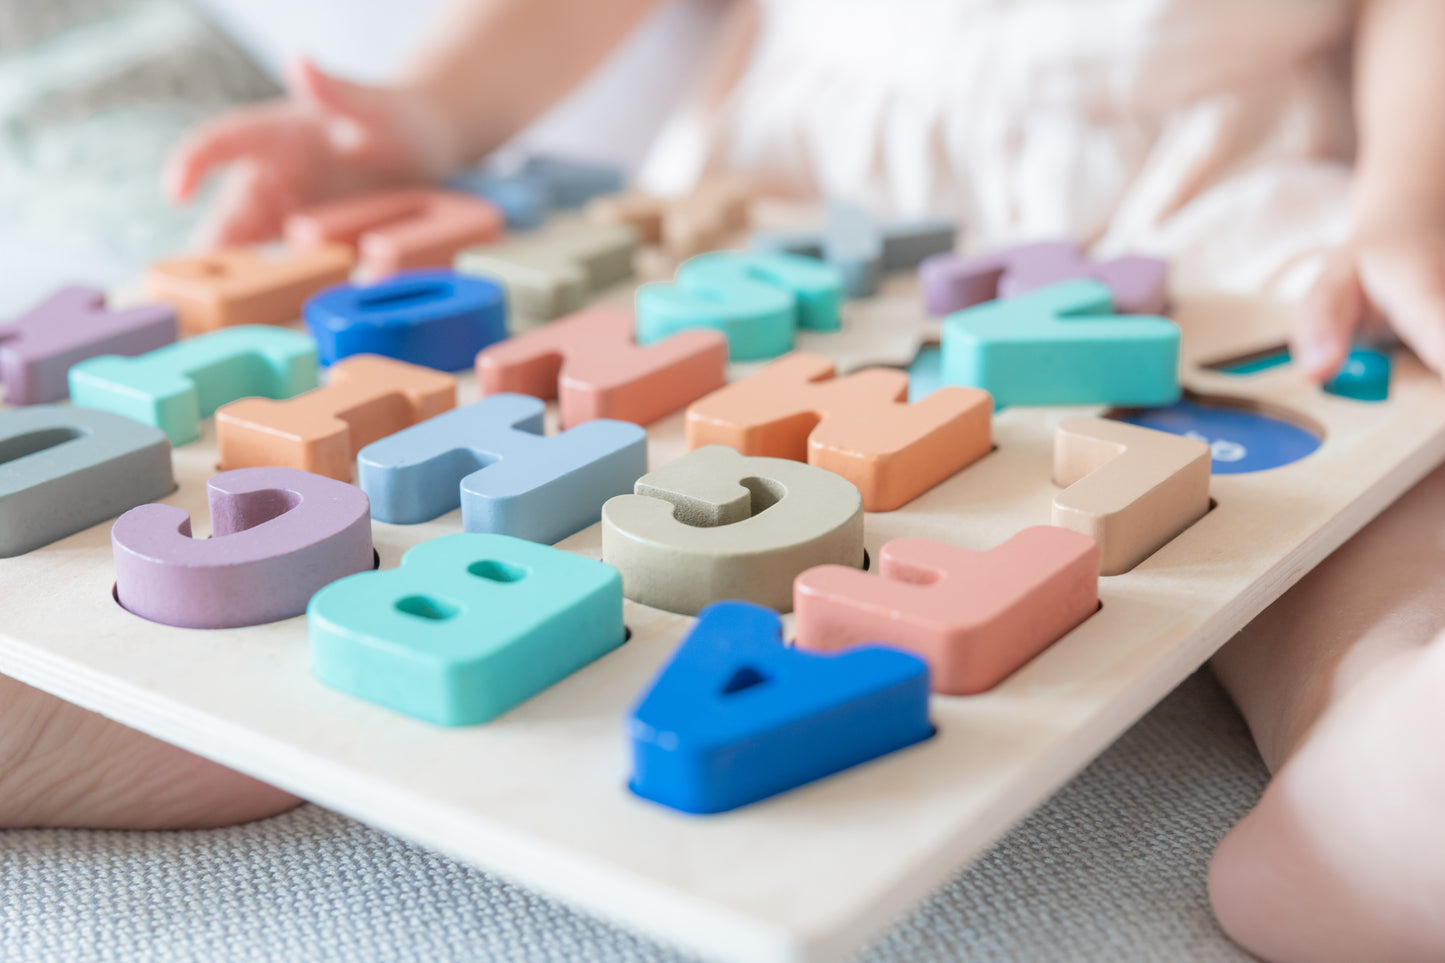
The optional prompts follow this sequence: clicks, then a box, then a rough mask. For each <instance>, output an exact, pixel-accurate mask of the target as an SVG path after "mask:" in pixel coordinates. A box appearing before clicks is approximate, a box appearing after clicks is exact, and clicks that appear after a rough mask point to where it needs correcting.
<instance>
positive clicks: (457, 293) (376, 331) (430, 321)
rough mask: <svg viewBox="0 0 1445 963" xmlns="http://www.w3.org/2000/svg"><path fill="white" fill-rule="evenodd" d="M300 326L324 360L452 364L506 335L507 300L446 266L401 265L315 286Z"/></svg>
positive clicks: (453, 367)
mask: <svg viewBox="0 0 1445 963" xmlns="http://www.w3.org/2000/svg"><path fill="white" fill-rule="evenodd" d="M306 330H307V331H310V332H311V336H312V337H313V338H315V339H316V344H317V347H318V350H319V352H320V355H321V363H322V364H325V365H330V364H335V363H336V362H338V361H340V360H341V359H342V358H349V357H351V356H352V355H357V354H379V355H384V356H386V357H388V358H395V359H397V360H398V361H406V362H409V363H411V364H419V365H422V366H423V367H427V368H435V369H437V370H438V371H460V370H461V369H462V368H465V367H467V366H469V365H470V364H471V363H472V360H473V359H474V358H476V356H477V352H478V351H480V350H482V349H483V348H485V347H486V346H487V345H489V344H493V343H495V342H497V341H501V340H502V339H503V338H505V337H506V336H507V300H506V297H505V296H504V295H503V293H502V289H501V287H499V286H498V285H496V284H494V283H492V282H491V281H484V280H482V279H480V278H468V277H462V276H461V275H459V274H456V273H455V272H453V271H403V272H402V273H400V274H395V275H392V276H391V277H388V278H385V279H383V280H381V281H377V282H376V283H374V284H369V285H357V284H344V285H342V286H340V287H336V288H332V289H331V290H330V291H323V292H322V293H320V294H318V295H317V296H316V297H314V298H312V299H311V300H310V301H309V302H307V304H306Z"/></svg>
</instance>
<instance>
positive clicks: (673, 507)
mask: <svg viewBox="0 0 1445 963" xmlns="http://www.w3.org/2000/svg"><path fill="white" fill-rule="evenodd" d="M633 492H634V494H631V495H619V496H617V497H616V498H613V499H611V500H610V501H608V502H607V504H605V505H603V506H602V560H603V561H605V562H607V563H608V564H611V565H615V566H617V568H618V570H619V571H621V572H622V580H623V584H624V585H625V586H626V592H627V597H628V598H630V599H632V600H633V601H635V602H641V603H642V604H644V605H651V606H653V607H654V608H659V609H666V610H667V611H669V612H680V613H682V614H683V615H696V614H697V613H698V612H699V611H701V610H702V608H703V607H704V606H706V605H709V604H711V603H713V602H717V601H721V600H724V599H738V600H741V601H744V602H756V603H757V604H759V605H766V606H767V607H768V608H771V609H776V610H778V611H780V612H787V611H789V610H790V609H791V608H792V606H793V595H792V585H793V579H794V578H796V577H797V576H798V575H799V574H800V573H801V572H803V571H804V570H805V569H809V568H812V567H813V566H814V565H824V564H827V563H836V564H839V565H853V566H861V565H862V564H863V498H862V496H861V495H860V494H859V493H858V489H857V488H856V487H855V486H854V485H853V484H852V483H851V482H849V481H847V480H846V479H844V478H841V477H839V476H838V475H835V474H833V473H832V472H829V471H824V470H823V469H821V468H814V467H813V466H811V465H804V464H802V463H800V462H796V461H787V460H784V459H780V458H751V457H747V456H745V455H741V454H739V453H738V452H736V451H734V450H733V449H731V448H724V447H722V446H720V445H710V446H708V447H706V448H699V449H697V450H696V451H693V452H689V453H688V454H686V455H684V456H683V457H681V458H679V459H678V460H677V461H674V462H671V463H669V464H667V465H664V466H662V467H661V468H659V469H657V470H656V471H653V472H649V473H648V474H646V475H644V476H642V478H640V479H638V481H637V485H636V486H635V487H634V489H633Z"/></svg>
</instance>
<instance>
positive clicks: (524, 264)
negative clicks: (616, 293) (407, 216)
mask: <svg viewBox="0 0 1445 963" xmlns="http://www.w3.org/2000/svg"><path fill="white" fill-rule="evenodd" d="M636 250H637V231H636V230H635V229H634V228H632V227H631V226H629V225H626V224H573V225H569V226H568V228H567V229H566V230H565V231H558V232H556V233H555V234H553V235H551V236H547V237H529V238H523V239H521V240H514V241H504V242H503V243H501V244H491V245H486V246H483V247H469V248H467V249H466V250H465V251H462V252H461V253H460V254H458V255H457V258H456V269H457V270H458V271H460V272H461V273H463V274H471V275H477V276H479V277H485V278H489V279H491V280H494V281H496V282H498V283H500V284H501V285H502V286H503V287H504V288H506V290H507V303H508V305H509V306H510V307H511V309H512V311H513V312H515V313H516V314H519V315H521V316H523V317H527V318H536V319H539V320H543V321H550V320H552V319H553V318H558V317H561V316H562V315H564V314H570V313H572V312H573V311H579V310H581V309H582V306H583V305H585V304H586V303H587V300H588V299H589V298H590V297H591V296H592V295H593V294H595V293H596V292H597V291H600V290H602V289H603V288H605V287H607V286H609V285H612V284H616V283H618V282H619V281H625V280H626V279H628V278H629V277H631V276H632V255H633V253H634V252H635V251H636Z"/></svg>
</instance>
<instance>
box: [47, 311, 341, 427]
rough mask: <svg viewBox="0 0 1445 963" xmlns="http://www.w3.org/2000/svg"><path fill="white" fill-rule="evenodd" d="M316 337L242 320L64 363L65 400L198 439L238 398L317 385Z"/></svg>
mask: <svg viewBox="0 0 1445 963" xmlns="http://www.w3.org/2000/svg"><path fill="white" fill-rule="evenodd" d="M318 383H319V382H318V380H317V374H316V342H315V341H312V340H311V339H310V338H308V337H307V336H306V335H304V334H301V333H300V332H299V331H288V330H287V329H286V328H276V327H272V326H270V325H262V324H254V325H241V326H239V327H234V328H222V329H221V330H219V331H212V332H210V333H209V334H203V335H199V336H198V337H194V338H187V339H186V340H184V341H177V342H176V343H175V344H170V345H166V346H165V347H164V348H158V349H156V350H155V351H151V352H148V353H146V354H142V355H136V356H135V357H132V358H125V357H121V356H119V355H104V356H102V357H99V358H91V359H90V360H89V361H82V362H81V363H80V364H78V365H76V366H75V367H73V368H71V369H70V400H71V401H72V402H73V403H74V404H76V405H79V406H80V407H82V408H100V409H101V410H103V411H110V412H114V413H115V414H117V415H124V416H125V417H127V418H131V419H134V420H135V421H139V422H141V423H143V424H147V425H153V426H154V427H156V428H159V429H160V430H161V431H163V432H165V433H166V436H167V437H168V438H170V440H171V444H173V445H184V444H185V443H186V442H188V441H195V440H196V439H197V438H199V437H200V420H201V419H202V418H209V417H210V416H211V415H212V414H214V413H215V411H216V409H217V408H219V407H221V405H224V404H226V403H227V402H231V401H235V400H236V399H237V398H249V397H258V396H259V397H262V398H274V399H281V398H290V397H293V396H295V395H299V394H301V392H303V391H310V390H311V389H312V388H315V387H316V386H317V384H318Z"/></svg>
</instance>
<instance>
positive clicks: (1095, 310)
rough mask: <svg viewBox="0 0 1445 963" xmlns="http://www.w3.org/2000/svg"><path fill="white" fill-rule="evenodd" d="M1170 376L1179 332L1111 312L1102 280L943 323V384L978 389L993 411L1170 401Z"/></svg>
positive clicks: (1173, 388)
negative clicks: (1007, 407) (990, 400)
mask: <svg viewBox="0 0 1445 963" xmlns="http://www.w3.org/2000/svg"><path fill="white" fill-rule="evenodd" d="M1178 369H1179V328H1178V326H1176V325H1175V324H1174V323H1173V322H1172V321H1169V320H1168V319H1167V318H1158V317H1147V316H1144V315H1115V314H1114V299H1113V296H1112V295H1111V294H1110V293H1109V288H1108V286H1107V285H1106V284H1104V283H1103V282H1101V281H1095V280H1076V281H1064V282H1062V283H1060V284H1052V285H1049V286H1048V287H1044V288H1039V289H1038V290H1036V291H1031V292H1029V293H1028V294H1023V295H1020V296H1018V297H1015V298H1008V299H1006V300H1002V301H988V302H985V303H983V304H979V305H976V306H974V307H971V308H966V309H964V310H962V311H957V312H955V313H953V314H950V315H949V316H948V317H947V318H946V319H944V326H943V381H944V383H945V384H952V385H969V386H972V387H975V388H983V389H984V390H986V391H988V392H989V393H990V394H992V395H993V397H994V401H995V402H996V403H997V404H998V405H999V406H1004V405H1129V406H1137V407H1151V406H1155V405H1167V404H1172V403H1173V402H1175V401H1176V400H1178V398H1179V370H1178Z"/></svg>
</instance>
